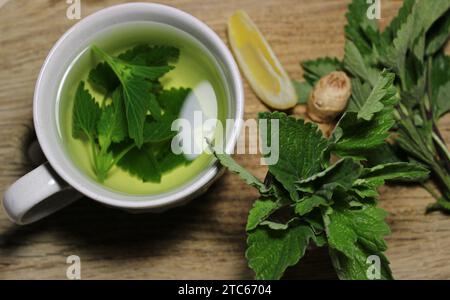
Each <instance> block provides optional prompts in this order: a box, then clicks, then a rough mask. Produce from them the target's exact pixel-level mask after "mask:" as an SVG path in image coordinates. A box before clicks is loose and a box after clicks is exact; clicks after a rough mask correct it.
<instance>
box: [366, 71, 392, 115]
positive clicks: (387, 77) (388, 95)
mask: <svg viewBox="0 0 450 300" xmlns="http://www.w3.org/2000/svg"><path fill="white" fill-rule="evenodd" d="M394 79H395V75H394V74H393V73H388V72H382V73H381V74H380V76H379V77H378V80H377V82H376V84H375V86H374V88H373V89H372V92H371V93H370V95H369V97H368V98H367V100H366V102H365V103H364V104H363V106H362V107H361V109H360V110H359V111H358V119H364V120H366V121H370V120H371V119H372V118H373V116H374V114H375V113H377V112H380V111H381V110H383V108H384V107H385V106H386V105H393V104H395V103H396V102H397V98H396V94H397V89H396V88H395V87H394Z"/></svg>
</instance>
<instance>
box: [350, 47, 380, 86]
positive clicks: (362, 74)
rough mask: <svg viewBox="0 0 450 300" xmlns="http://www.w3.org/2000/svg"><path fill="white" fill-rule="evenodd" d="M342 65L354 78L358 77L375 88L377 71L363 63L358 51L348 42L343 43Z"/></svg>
mask: <svg viewBox="0 0 450 300" xmlns="http://www.w3.org/2000/svg"><path fill="white" fill-rule="evenodd" d="M344 65H345V68H346V69H347V70H348V71H349V72H350V73H351V74H352V75H353V76H354V77H359V78H361V79H362V80H364V81H367V82H369V83H370V84H371V85H372V86H375V84H376V82H377V79H378V71H377V70H376V69H374V68H372V67H371V66H369V65H368V64H367V63H366V62H365V61H364V58H363V56H362V54H361V52H360V51H359V49H358V48H357V47H356V45H355V44H354V43H353V42H352V41H349V40H347V41H346V42H345V55H344Z"/></svg>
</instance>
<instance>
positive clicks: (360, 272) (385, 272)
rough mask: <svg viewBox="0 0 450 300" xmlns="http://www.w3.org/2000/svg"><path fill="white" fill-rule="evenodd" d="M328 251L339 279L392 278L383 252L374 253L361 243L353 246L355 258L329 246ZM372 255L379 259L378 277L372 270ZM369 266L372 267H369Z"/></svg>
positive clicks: (373, 266)
mask: <svg viewBox="0 0 450 300" xmlns="http://www.w3.org/2000/svg"><path fill="white" fill-rule="evenodd" d="M329 253H330V257H331V262H332V263H333V266H334V269H335V270H336V274H337V275H338V278H339V279H341V280H368V279H370V280H374V279H380V280H392V279H393V277H392V272H391V269H390V268H389V261H388V259H387V258H386V256H385V255H384V254H383V253H376V254H374V252H372V251H369V250H367V249H365V248H364V247H363V246H361V245H356V246H355V248H354V253H355V255H354V256H355V257H356V258H348V257H347V256H345V255H344V254H342V253H340V252H339V251H337V250H335V249H333V248H329ZM373 255H375V256H376V257H378V258H379V260H380V274H379V275H380V276H379V277H377V275H378V274H377V271H375V270H372V269H373V268H375V265H374V264H373V261H371V260H370V258H371V256H373ZM371 267H372V269H370V268H371ZM368 275H369V276H370V277H368Z"/></svg>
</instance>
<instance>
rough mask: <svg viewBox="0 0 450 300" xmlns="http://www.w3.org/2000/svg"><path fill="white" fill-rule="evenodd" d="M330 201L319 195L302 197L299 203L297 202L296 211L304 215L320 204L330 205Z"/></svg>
mask: <svg viewBox="0 0 450 300" xmlns="http://www.w3.org/2000/svg"><path fill="white" fill-rule="evenodd" d="M329 204H330V203H328V201H327V200H326V199H325V198H323V197H321V196H318V195H311V196H308V197H305V198H303V199H301V200H300V201H299V202H297V204H295V213H296V214H298V215H300V216H304V215H306V214H309V213H310V212H311V211H312V210H313V209H314V208H316V207H319V206H328V205H329Z"/></svg>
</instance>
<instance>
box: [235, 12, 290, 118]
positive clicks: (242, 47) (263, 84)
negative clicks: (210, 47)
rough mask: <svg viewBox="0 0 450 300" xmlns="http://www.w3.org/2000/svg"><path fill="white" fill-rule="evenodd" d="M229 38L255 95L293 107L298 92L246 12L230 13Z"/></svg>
mask: <svg viewBox="0 0 450 300" xmlns="http://www.w3.org/2000/svg"><path fill="white" fill-rule="evenodd" d="M228 38H229V41H230V45H231V49H232V50H233V52H234V55H235V57H236V60H237V61H238V64H239V66H240V67H241V69H242V72H243V73H244V75H245V77H246V78H247V80H248V81H249V83H250V85H251V87H252V88H253V90H254V91H255V93H256V94H257V95H258V97H259V98H260V99H261V100H262V101H263V102H264V103H265V104H267V105H268V106H270V107H272V108H275V109H280V110H285V109H289V108H291V107H294V106H295V105H296V104H297V96H296V93H295V89H294V86H293V85H292V82H291V80H290V79H289V76H288V75H287V73H286V71H285V70H284V69H283V66H282V65H281V63H280V62H279V60H278V59H277V57H276V56H275V53H274V52H273V50H272V49H271V48H270V45H269V43H268V42H267V41H266V39H265V38H264V36H263V35H262V34H261V32H260V31H259V29H258V28H257V27H256V25H255V24H254V23H253V21H252V20H251V19H250V17H249V16H248V15H247V13H246V12H244V11H242V10H238V11H236V12H235V13H234V14H233V15H232V16H231V17H230V19H229V20H228Z"/></svg>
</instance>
